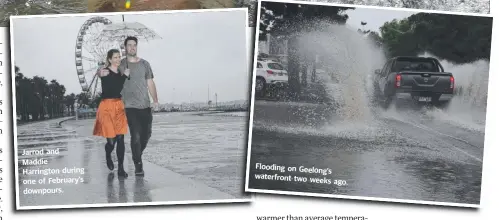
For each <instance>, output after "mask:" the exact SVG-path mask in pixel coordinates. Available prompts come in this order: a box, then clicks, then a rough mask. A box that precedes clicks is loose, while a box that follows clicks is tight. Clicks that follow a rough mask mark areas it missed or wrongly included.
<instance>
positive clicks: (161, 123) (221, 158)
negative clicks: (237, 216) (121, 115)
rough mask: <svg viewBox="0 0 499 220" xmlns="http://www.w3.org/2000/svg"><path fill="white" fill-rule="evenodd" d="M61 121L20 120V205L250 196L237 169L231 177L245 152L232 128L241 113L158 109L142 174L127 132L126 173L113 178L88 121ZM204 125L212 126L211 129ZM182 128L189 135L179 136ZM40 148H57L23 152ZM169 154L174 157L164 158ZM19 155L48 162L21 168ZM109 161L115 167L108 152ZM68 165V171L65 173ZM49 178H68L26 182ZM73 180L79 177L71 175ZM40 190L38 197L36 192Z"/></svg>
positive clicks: (239, 123) (101, 142) (101, 143)
mask: <svg viewBox="0 0 499 220" xmlns="http://www.w3.org/2000/svg"><path fill="white" fill-rule="evenodd" d="M240 118H241V119H240ZM224 119H225V120H226V121H225V122H224ZM62 120H64V119H56V120H48V121H43V122H37V123H33V124H29V125H24V126H18V137H19V138H18V156H19V162H18V164H19V192H18V193H19V199H20V205H21V206H22V207H23V208H24V207H26V206H42V205H73V204H100V203H103V204H106V203H131V202H135V203H144V202H145V203H148V202H172V201H182V200H212V199H217V200H219V199H236V198H243V199H244V198H248V197H246V196H245V195H243V193H242V192H243V191H242V190H240V191H238V190H239V189H242V187H243V180H242V178H243V175H242V174H241V175H240V176H237V177H236V176H235V175H236V174H239V173H240V172H241V171H243V169H241V166H242V165H244V159H245V157H244V156H245V155H244V145H241V144H240V142H241V143H242V141H244V140H236V139H237V137H238V136H240V135H241V134H240V133H238V132H237V131H234V129H233V128H237V127H241V128H240V129H241V131H245V129H244V125H245V124H246V121H245V119H244V117H227V116H195V117H192V116H190V117H179V116H173V117H172V116H171V115H166V114H165V115H161V114H160V115H156V116H155V118H154V125H153V127H154V128H153V137H152V139H151V142H150V144H149V145H148V149H146V152H147V153H146V154H145V155H144V169H145V171H146V176H145V177H142V178H141V177H135V175H134V174H133V172H134V165H133V163H132V162H131V155H130V154H129V153H130V152H129V144H128V143H129V135H127V140H126V150H127V151H128V154H127V155H126V157H125V163H124V164H125V170H126V171H127V172H128V173H129V177H128V178H126V179H122V178H118V176H117V173H116V169H115V171H114V172H110V171H109V170H108V169H107V167H106V165H105V152H104V143H105V142H104V140H102V138H99V137H93V136H91V133H92V128H93V123H94V120H78V121H75V120H67V121H65V122H63V123H62V126H60V125H59V122H60V121H62ZM183 123H184V124H183ZM175 124H176V125H175ZM231 124H233V125H231ZM210 126H214V127H212V128H211V129H210ZM224 126H227V127H226V128H224ZM231 126H232V128H231ZM228 131H232V133H231V132H228ZM184 132H187V133H186V134H189V135H188V136H191V135H192V137H191V138H192V139H191V140H188V139H187V138H189V137H184V139H182V138H181V135H182V134H184ZM201 134H203V135H201ZM234 135H235V136H234ZM169 137H170V138H169ZM203 142H206V146H204V145H203ZM193 147H196V148H197V149H192V148H193ZM170 148H174V149H175V151H174V152H172V151H171V150H172V149H170ZM215 148H216V149H215ZM41 149H44V150H45V152H47V150H48V149H52V150H57V149H58V150H59V154H57V155H24V156H23V155H22V154H23V152H27V151H28V150H41ZM181 149H184V150H181ZM209 149H211V150H209ZM221 151H222V152H225V153H221ZM208 152H209V153H208ZM213 152H218V154H217V153H213ZM166 153H168V154H166ZM173 156H175V157H178V158H179V159H170V157H172V158H173ZM23 159H30V160H31V159H47V161H48V162H47V163H48V164H47V165H33V166H26V165H23V161H22V160H23ZM113 159H114V161H115V166H116V156H115V153H114V152H113ZM170 169H172V170H173V171H170ZM67 170H72V171H73V172H64V171H67ZM47 172H49V173H47ZM57 172H58V173H57ZM50 173H51V174H50ZM28 174H29V175H28ZM218 176H220V177H223V178H218ZM55 178H61V179H64V180H66V181H68V180H71V183H65V184H63V183H57V184H56V183H52V184H47V182H46V183H45V184H41V182H36V184H28V183H29V181H30V180H35V181H39V180H40V181H42V180H41V179H45V181H54V179H55ZM79 178H81V180H83V182H82V181H77V180H80V179H79ZM61 181H62V180H61ZM77 188H78V189H77ZM43 189H45V194H44V195H40V193H37V192H40V190H43ZM58 190H59V191H58ZM28 191H30V192H28ZM61 191H62V192H61ZM231 194H235V195H231Z"/></svg>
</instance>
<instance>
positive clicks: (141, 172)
mask: <svg viewBox="0 0 499 220" xmlns="http://www.w3.org/2000/svg"><path fill="white" fill-rule="evenodd" d="M142 165H143V164H142V162H140V163H137V164H135V176H144V169H143V167H142Z"/></svg>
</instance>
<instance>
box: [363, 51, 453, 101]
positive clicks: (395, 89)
mask: <svg viewBox="0 0 499 220" xmlns="http://www.w3.org/2000/svg"><path fill="white" fill-rule="evenodd" d="M373 82H374V85H373V86H374V92H375V93H374V94H375V97H377V99H378V100H379V101H381V105H382V107H383V108H388V106H389V105H390V104H391V103H392V102H393V101H395V104H397V102H398V101H399V100H400V99H404V98H407V99H409V98H410V99H412V100H413V101H415V102H418V103H421V102H424V103H429V104H432V105H435V106H441V107H446V106H447V104H448V103H449V102H450V100H451V99H452V97H453V95H454V87H455V86H454V76H453V75H452V73H448V72H445V71H444V68H443V67H442V65H441V64H440V62H439V61H438V60H437V59H435V58H429V57H402V56H400V57H394V58H391V59H389V60H388V61H387V62H386V63H385V65H384V67H383V69H378V70H376V71H375V75H374V77H373Z"/></svg>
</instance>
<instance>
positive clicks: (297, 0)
mask: <svg viewBox="0 0 499 220" xmlns="http://www.w3.org/2000/svg"><path fill="white" fill-rule="evenodd" d="M262 2H275V3H284V4H285V3H290V4H302V5H317V6H333V7H334V6H336V7H353V8H363V9H382V10H387V11H410V12H420V13H432V14H447V15H465V16H477V17H489V18H493V16H492V14H479V13H466V12H449V11H438V10H424V9H410V8H395V7H380V6H366V5H353V4H338V3H326V2H309V1H302V0H258V6H257V7H258V9H257V18H256V19H257V21H256V23H257V24H256V26H255V35H256V36H255V45H254V51H253V69H252V83H251V109H250V125H249V134H248V153H247V155H248V156H247V160H246V181H245V182H246V183H245V191H246V192H251V193H264V194H278V195H292V196H306V197H320V198H336V199H352V200H365V201H379V202H393V203H407V204H421V205H437V206H451V207H463V208H480V205H481V204H466V203H449V202H431V201H424V200H407V199H389V198H381V197H366V196H345V195H335V194H323V193H305V192H295V191H285V190H263V189H253V188H249V178H250V167H251V143H252V138H253V122H254V120H253V115H254V107H255V106H254V103H255V82H256V65H257V60H258V42H259V38H260V36H259V30H260V19H261V3H262ZM491 54H492V52H491ZM489 73H490V70H489ZM489 77H490V76H489ZM488 98H490V97H488ZM487 109H488V108H487ZM486 136H487V135H485V137H486ZM484 151H485V144H484ZM482 171H483V160H482ZM482 180H483V175H482ZM482 186H483V182H482V184H481V186H480V188H482ZM481 191H482V190H481Z"/></svg>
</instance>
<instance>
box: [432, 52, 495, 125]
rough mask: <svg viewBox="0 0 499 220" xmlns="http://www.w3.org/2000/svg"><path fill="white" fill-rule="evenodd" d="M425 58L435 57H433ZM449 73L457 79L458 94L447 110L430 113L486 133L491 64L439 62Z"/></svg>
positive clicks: (480, 62)
mask: <svg viewBox="0 0 499 220" xmlns="http://www.w3.org/2000/svg"><path fill="white" fill-rule="evenodd" d="M423 56H427V57H434V56H433V55H431V54H428V53H426V54H424V55H423ZM439 61H440V63H441V64H442V66H443V67H444V69H445V71H446V72H451V73H452V74H453V75H454V78H455V86H456V91H457V94H456V95H455V96H454V98H453V99H452V101H451V103H450V105H449V107H448V109H447V110H445V111H442V110H438V109H432V110H430V111H429V112H428V113H427V114H428V115H430V116H433V117H434V118H435V119H440V120H444V121H446V122H449V123H452V124H454V125H458V126H461V127H464V128H467V129H471V130H476V131H481V132H484V130H485V115H486V114H485V113H486V108H487V94H488V84H489V61H486V60H478V61H475V62H473V63H467V64H460V65H456V64H452V63H451V62H449V61H447V60H441V59H439Z"/></svg>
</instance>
